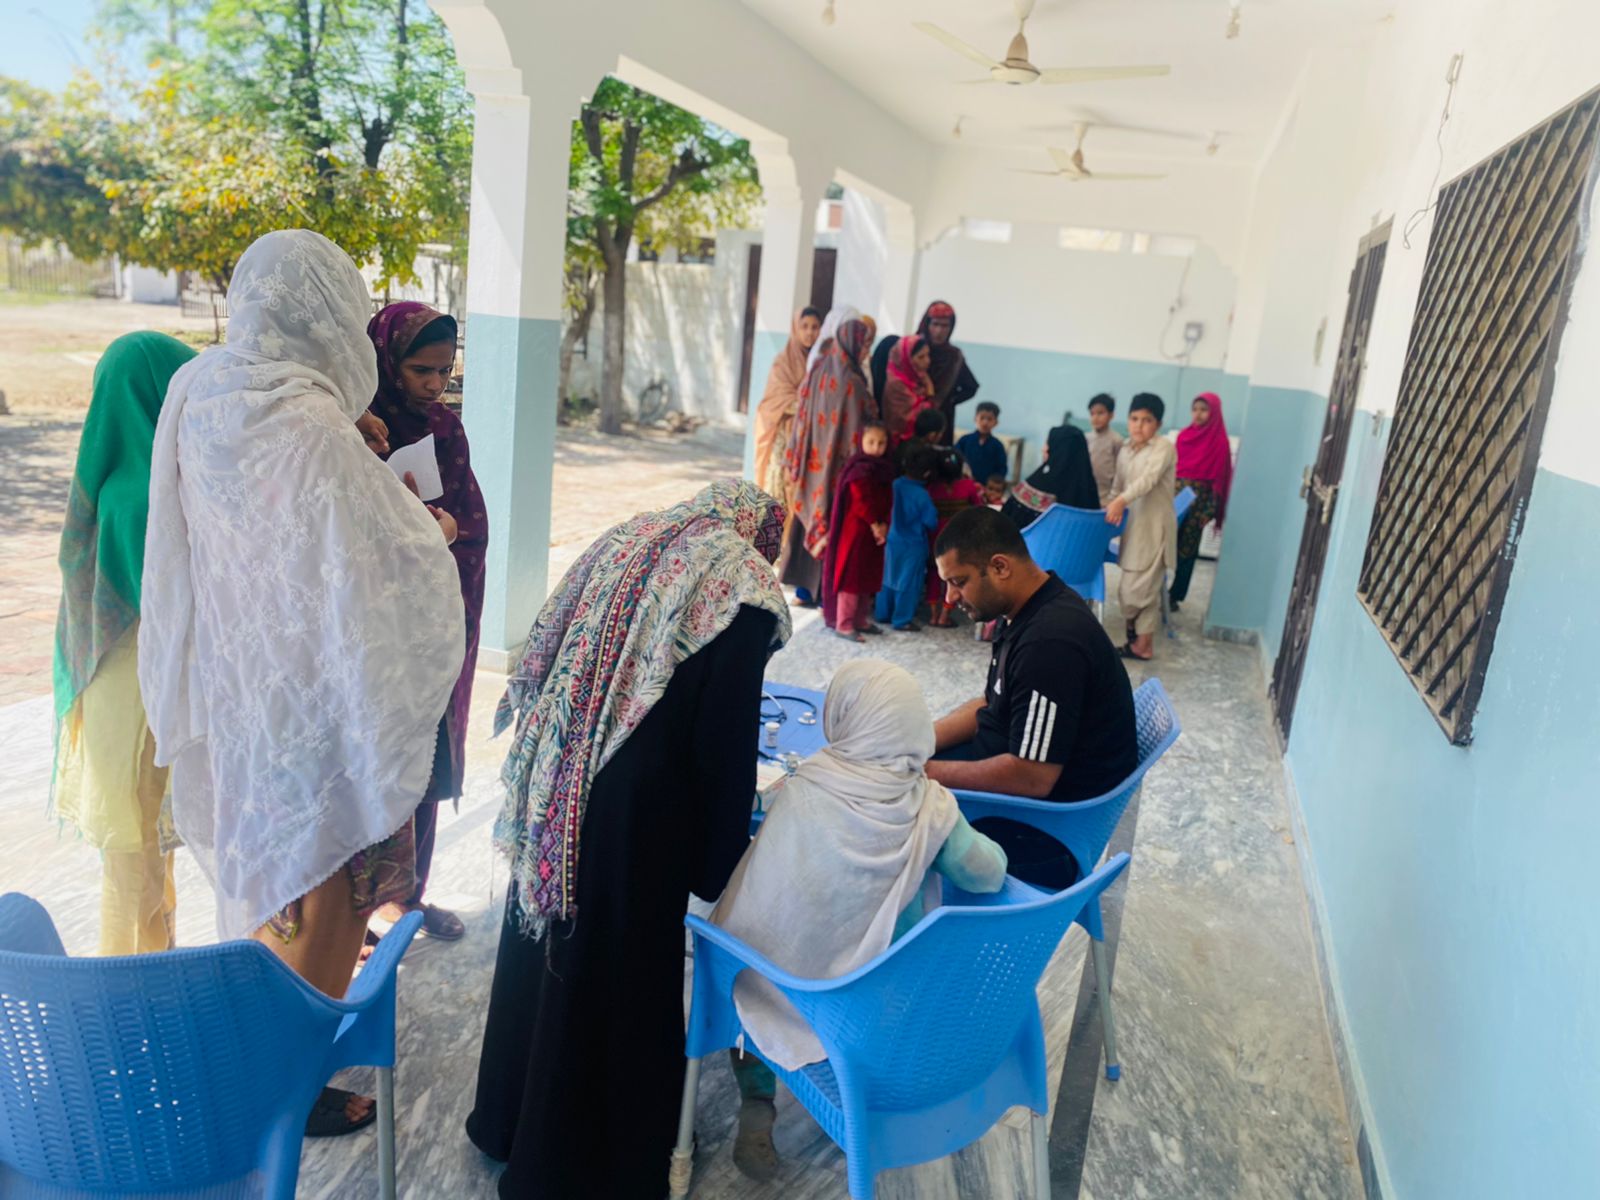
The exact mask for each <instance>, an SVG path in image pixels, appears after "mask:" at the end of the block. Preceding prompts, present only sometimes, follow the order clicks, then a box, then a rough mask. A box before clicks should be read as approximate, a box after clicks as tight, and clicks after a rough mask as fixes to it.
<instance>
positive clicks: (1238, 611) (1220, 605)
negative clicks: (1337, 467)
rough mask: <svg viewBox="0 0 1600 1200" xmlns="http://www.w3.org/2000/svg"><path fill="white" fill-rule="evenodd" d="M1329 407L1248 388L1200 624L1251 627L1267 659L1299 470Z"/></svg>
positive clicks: (1297, 517)
mask: <svg viewBox="0 0 1600 1200" xmlns="http://www.w3.org/2000/svg"><path fill="white" fill-rule="evenodd" d="M1327 407H1328V401H1327V398H1326V397H1325V396H1319V395H1317V394H1316V393H1315V392H1306V391H1300V390H1298V389H1290V388H1264V387H1252V388H1251V389H1250V399H1249V405H1248V409H1249V432H1248V433H1247V434H1245V435H1244V436H1242V437H1241V438H1240V439H1239V460H1238V464H1237V469H1236V471H1235V473H1234V477H1233V489H1232V492H1231V494H1230V495H1229V498H1228V512H1227V516H1226V518H1225V519H1224V521H1223V530H1222V557H1221V559H1220V561H1219V562H1218V563H1217V578H1216V583H1215V584H1214V586H1213V587H1212V589H1211V607H1210V609H1208V610H1207V614H1206V624H1207V626H1208V627H1220V628H1223V629H1230V630H1254V631H1257V632H1258V633H1259V634H1260V635H1261V640H1262V644H1263V645H1265V646H1266V647H1267V658H1268V661H1269V662H1270V661H1271V660H1272V658H1273V657H1275V656H1276V654H1277V652H1278V642H1279V640H1280V638H1281V637H1282V635H1283V617H1284V613H1285V611H1286V610H1287V608H1288V604H1289V590H1290V588H1291V587H1292V586H1293V583H1294V564H1295V557H1296V554H1297V552H1298V550H1299V546H1300V530H1301V526H1302V524H1303V523H1304V520H1305V503H1304V501H1302V500H1301V499H1300V479H1301V472H1302V470H1303V469H1304V468H1305V467H1306V466H1307V465H1309V464H1310V463H1311V461H1312V460H1313V459H1314V458H1315V457H1316V453H1317V444H1318V442H1320V441H1321V439H1322V423H1323V418H1324V416H1325V414H1326V412H1327ZM1232 425H1233V423H1232V420H1231V414H1230V420H1229V428H1230V430H1231V429H1232ZM1351 437H1352V439H1353V438H1354V437H1355V434H1354V433H1352V434H1351Z"/></svg>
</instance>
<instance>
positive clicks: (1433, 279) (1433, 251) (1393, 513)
mask: <svg viewBox="0 0 1600 1200" xmlns="http://www.w3.org/2000/svg"><path fill="white" fill-rule="evenodd" d="M1597 123H1600V90H1596V91H1595V92H1591V93H1589V94H1588V95H1587V96H1585V97H1583V98H1582V99H1581V100H1579V101H1577V102H1576V103H1575V104H1573V105H1572V106H1571V107H1569V108H1567V109H1565V110H1564V111H1562V112H1560V113H1557V114H1556V115H1555V116H1554V117H1552V118H1551V119H1550V120H1549V121H1547V122H1545V124H1543V125H1541V126H1539V127H1538V128H1537V129H1535V130H1533V131H1532V132H1530V133H1528V134H1525V135H1523V136H1522V137H1521V138H1519V139H1517V140H1516V141H1515V142H1512V143H1511V144H1510V145H1509V146H1506V147H1505V148H1503V149H1501V150H1499V151H1498V152H1496V153H1495V154H1493V155H1491V156H1490V157H1489V158H1487V159H1485V160H1484V161H1482V162H1480V163H1479V164H1478V165H1477V166H1475V167H1473V168H1471V169H1470V170H1468V171H1467V172H1466V173H1465V174H1463V175H1461V176H1460V177H1459V178H1457V179H1455V180H1453V181H1452V182H1451V183H1449V184H1447V185H1446V186H1445V187H1444V188H1443V189H1442V190H1441V191H1440V193H1439V203H1438V212H1437V214H1436V216H1435V220H1434V231H1433V236H1432V239H1431V241H1430V243H1429V246H1428V257H1427V262H1426V264H1425V265H1424V267H1423V276H1422V287H1421V291H1420V293H1419V295H1418V298H1417V308H1416V313H1415V315H1414V317H1413V320H1412V327H1411V343H1410V346H1409V347H1408V349H1407V352H1406V362H1405V369H1404V372H1403V374H1402V377H1401V381H1400V392H1399V397H1398V399H1397V401H1396V406H1395V418H1394V429H1393V433H1392V435H1391V437H1390V443H1389V448H1388V452H1387V455H1386V456H1385V460H1384V464H1383V476H1382V479H1381V481H1380V483H1379V485H1378V501H1377V506H1376V508H1375V510H1374V512H1373V517H1372V528H1371V530H1370V531H1369V533H1368V537H1367V548H1366V557H1365V559H1364V561H1363V563H1362V567H1361V580H1360V583H1359V584H1358V585H1357V596H1358V597H1359V598H1360V600H1361V603H1362V605H1363V606H1364V607H1365V608H1366V610H1367V612H1368V613H1369V614H1370V615H1371V617H1372V619H1373V621H1374V622H1375V623H1376V624H1377V626H1378V629H1379V631H1380V632H1381V633H1382V634H1383V637H1384V640H1385V641H1387V642H1388V644H1389V648H1390V649H1391V650H1392V651H1393V652H1394V655H1395V657H1396V658H1397V659H1398V660H1399V662H1400V665H1401V666H1402V667H1403V668H1404V670H1405V672H1406V674H1407V675H1408V676H1409V677H1410V678H1411V681H1412V683H1413V684H1414V685H1415V686H1416V688H1417V691H1418V692H1419V693H1420V694H1421V696H1422V698H1423V700H1424V701H1425V702H1426V703H1427V705H1428V708H1429V710H1430V711H1431V712H1432V713H1433V715H1434V718H1435V719H1436V720H1437V721H1438V722H1439V724H1440V726H1441V727H1442V728H1443V729H1444V731H1445V734H1446V735H1447V736H1448V737H1449V738H1450V740H1451V741H1452V742H1455V743H1456V744H1458V745H1466V744H1468V743H1469V742H1470V741H1471V740H1472V720H1473V715H1474V713H1475V711H1476V709H1477V705H1478V699H1479V696H1480V695H1481V693H1482V690H1483V682H1484V678H1485V676H1486V675H1487V673H1488V669H1489V656H1490V654H1491V652H1492V651H1493V649H1494V636H1495V629H1496V627H1497V626H1498V624H1499V620H1500V611H1501V608H1502V607H1503V605H1504V601H1505V596H1506V589H1507V587H1508V586H1509V583H1510V579H1511V569H1512V566H1513V565H1514V562H1515V558H1516V550H1517V539H1518V534H1519V532H1520V530H1521V528H1522V525H1523V521H1524V519H1525V517H1526V509H1527V504H1528V494H1529V492H1530V491H1531V490H1532V487H1533V476H1534V470H1535V468H1536V466H1537V464H1538V451H1539V443H1540V439H1541V438H1542V436H1543V433H1544V421H1545V414H1546V411H1547V410H1548V408H1549V403H1550V390H1551V386H1552V383H1553V374H1554V367H1555V362H1556V351H1557V348H1558V346H1559V343H1560V338H1561V332H1562V327H1563V325H1564V324H1565V323H1566V310H1567V300H1568V295H1569V293H1570V290H1571V285H1572V281H1573V278H1574V277H1575V275H1576V274H1577V260H1578V257H1579V254H1580V252H1581V248H1582V246H1581V242H1582V234H1583V229H1584V226H1585V223H1586V212H1587V208H1588V204H1589V198H1590V194H1591V191H1592V175H1593V168H1594V166H1595V144H1596V132H1597Z"/></svg>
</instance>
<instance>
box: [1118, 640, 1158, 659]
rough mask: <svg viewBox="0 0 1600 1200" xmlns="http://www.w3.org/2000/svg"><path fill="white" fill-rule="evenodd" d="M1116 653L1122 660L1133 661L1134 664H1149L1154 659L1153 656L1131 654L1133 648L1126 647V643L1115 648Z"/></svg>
mask: <svg viewBox="0 0 1600 1200" xmlns="http://www.w3.org/2000/svg"><path fill="white" fill-rule="evenodd" d="M1117 653H1118V654H1120V655H1122V657H1123V658H1131V659H1133V661H1134V662H1149V661H1150V660H1151V659H1152V658H1154V657H1155V655H1154V654H1135V653H1134V652H1133V647H1132V646H1129V645H1127V644H1126V643H1124V644H1123V645H1121V646H1118V647H1117Z"/></svg>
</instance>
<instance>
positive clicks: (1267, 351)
mask: <svg viewBox="0 0 1600 1200" xmlns="http://www.w3.org/2000/svg"><path fill="white" fill-rule="evenodd" d="M1597 44H1600V6H1596V5H1595V4H1593V3H1591V2H1586V0H1543V2H1542V3H1540V4H1539V5H1537V6H1534V7H1532V8H1527V7H1513V6H1511V5H1509V4H1507V3H1504V2H1503V0H1408V3H1405V4H1402V5H1399V6H1397V10H1396V14H1395V16H1394V18H1393V19H1392V20H1391V21H1388V22H1385V23H1383V24H1381V25H1378V26H1376V27H1374V28H1373V29H1372V31H1371V33H1370V35H1369V38H1368V41H1367V44H1366V45H1365V46H1364V47H1362V48H1356V49H1351V50H1339V49H1332V50H1328V51H1325V52H1323V53H1322V54H1319V55H1318V56H1316V57H1315V58H1314V59H1313V60H1312V62H1311V63H1310V64H1309V65H1308V67H1307V70H1306V72H1305V74H1304V75H1303V77H1302V80H1301V86H1300V89H1299V92H1298V95H1297V97H1296V99H1295V101H1294V102H1293V103H1294V110H1295V111H1294V116H1293V118H1292V119H1290V120H1287V121H1286V126H1285V134H1284V136H1283V138H1281V139H1280V141H1279V143H1278V145H1277V146H1276V147H1275V148H1274V150H1273V152H1272V154H1271V155H1270V156H1269V157H1268V159H1267V160H1266V161H1265V162H1264V164H1263V165H1262V168H1261V176H1260V186H1259V187H1258V190H1257V193H1256V197H1255V202H1254V206H1253V209H1252V211H1251V215H1250V223H1249V228H1248V231H1247V233H1248V237H1247V242H1246V246H1245V249H1244V254H1243V259H1242V261H1243V264H1244V265H1243V271H1242V275H1241V281H1240V300H1239V307H1238V313H1237V321H1236V329H1235V335H1234V338H1233V354H1232V355H1231V357H1230V362H1229V366H1230V369H1233V370H1239V371H1244V372H1246V373H1248V374H1250V375H1251V377H1252V382H1254V383H1257V384H1267V385H1272V386H1280V387H1305V388H1309V389H1311V390H1314V391H1323V392H1325V391H1326V390H1327V388H1328V386H1329V384H1330V382H1331V379H1332V373H1333V355H1332V354H1331V353H1325V354H1324V356H1323V361H1322V363H1321V364H1320V365H1318V364H1313V363H1312V362H1311V357H1310V347H1311V343H1312V338H1313V336H1314V334H1315V331H1316V327H1317V324H1318V322H1319V321H1321V320H1322V319H1323V318H1324V317H1326V318H1327V319H1328V334H1327V345H1328V346H1329V347H1330V348H1331V347H1333V346H1335V345H1336V344H1337V340H1338V337H1339V333H1340V325H1341V322H1342V317H1343V312H1344V302H1345V287H1346V285H1347V283H1348V277H1349V271H1350V268H1351V266H1352V264H1353V262H1354V256H1355V250H1356V245H1357V243H1358V242H1359V240H1360V238H1361V237H1362V235H1363V234H1365V233H1366V231H1367V230H1368V229H1370V228H1371V226H1372V224H1373V220H1374V217H1381V218H1384V219H1387V218H1389V217H1391V216H1392V217H1393V218H1394V223H1395V232H1394V236H1393V238H1392V239H1391V241H1390V243H1389V250H1388V257H1387V261H1386V263H1385V267H1384V276H1383V281H1382V286H1381V288H1380V290H1379V293H1378V300H1377V310H1376V313H1375V315H1374V323H1373V334H1372V338H1371V344H1370V346H1369V348H1368V355H1367V374H1366V378H1365V380H1364V384H1363V389H1362V394H1361V397H1360V405H1361V407H1362V408H1364V409H1368V410H1372V411H1385V412H1392V411H1393V408H1394V398H1395V395H1396V393H1397V391H1398V389H1399V384H1400V378H1401V374H1402V372H1403V369H1404V365H1405V355H1406V348H1407V345H1408V343H1409V340H1410V331H1411V320H1412V314H1413V310H1414V308H1415V305H1416V299H1417V292H1418V289H1419V287H1420V285H1421V278H1422V268H1423V264H1424V262H1425V260H1426V256H1427V246H1428V238H1429V235H1430V234H1431V232H1432V218H1431V216H1430V217H1427V218H1425V219H1424V220H1423V221H1422V222H1421V223H1420V225H1419V226H1418V227H1417V228H1416V229H1415V230H1414V232H1413V233H1412V236H1411V246H1410V247H1409V248H1407V247H1406V245H1405V244H1404V242H1403V240H1402V233H1401V231H1402V227H1403V226H1404V225H1405V224H1406V222H1407V220H1408V219H1409V218H1410V217H1411V216H1412V214H1413V213H1414V212H1416V210H1418V209H1419V208H1422V207H1424V206H1425V205H1427V204H1429V203H1430V202H1431V200H1432V199H1433V197H1434V195H1435V194H1436V191H1437V189H1436V188H1435V189H1434V190H1432V191H1430V184H1431V183H1432V181H1433V179H1434V177H1435V174H1436V173H1437V177H1438V181H1439V183H1440V184H1441V185H1442V184H1444V183H1447V182H1449V181H1450V180H1451V179H1453V178H1455V177H1456V176H1458V175H1459V174H1461V173H1462V172H1463V171H1465V170H1467V169H1468V168H1470V167H1472V166H1473V165H1474V164H1476V163H1477V162H1479V161H1481V160H1482V159H1484V158H1486V157H1488V156H1489V155H1491V154H1492V153H1494V151H1496V150H1497V149H1499V148H1500V147H1501V146H1503V145H1505V144H1506V143H1507V142H1509V141H1512V140H1514V139H1515V138H1516V137H1518V136H1519V135H1520V134H1521V133H1523V132H1524V131H1525V130H1527V129H1529V128H1531V127H1533V126H1535V125H1537V124H1539V123H1540V122H1542V121H1543V120H1544V119H1545V118H1546V117H1548V116H1549V115H1550V114H1552V113H1554V112H1556V111H1557V110H1559V109H1561V108H1563V107H1565V106H1566V105H1567V104H1569V103H1570V102H1571V101H1573V100H1575V99H1576V98H1577V97H1579V96H1580V95H1582V94H1583V93H1585V92H1586V91H1588V90H1589V89H1590V88H1593V87H1595V86H1596V85H1597V84H1600V58H1597V56H1596V54H1595V49H1594V47H1595V46H1596V45H1597ZM1457 52H1459V53H1462V54H1463V56H1464V59H1463V66H1462V71H1461V77H1460V82H1459V83H1458V85H1457V87H1456V92H1455V98H1454V101H1453V103H1452V113H1451V118H1450V121H1449V122H1448V124H1447V125H1446V126H1445V128H1444V133H1443V136H1442V139H1440V140H1441V142H1442V146H1443V154H1442V157H1441V154H1440V149H1439V146H1438V144H1436V141H1435V139H1436V137H1438V136H1439V135H1438V129H1439V116H1440V111H1441V109H1442V108H1443V105H1444V100H1445V90H1446V89H1445V83H1444V74H1445V70H1446V67H1447V65H1448V63H1449V61H1450V57H1451V55H1452V54H1455V53H1457ZM1569 322H1570V323H1569V326H1568V329H1567V331H1566V333H1565V335H1564V337H1563V344H1562V353H1561V360H1560V362H1559V365H1558V374H1557V379H1556V389H1555V393H1554V395H1553V397H1552V401H1551V411H1550V424H1549V426H1548V427H1547V429H1546V433H1545V437H1544V442H1543V450H1542V455H1541V459H1540V465H1541V466H1544V467H1546V468H1547V469H1550V470H1554V471H1558V472H1560V473H1561V474H1564V475H1568V476H1570V477H1572V478H1576V479H1580V480H1583V481H1585V482H1590V483H1600V456H1597V455H1595V454H1594V453H1593V447H1595V446H1596V445H1600V405H1597V404H1595V403H1594V401H1593V380H1594V379H1596V378H1600V256H1597V255H1594V254H1592V253H1591V255H1590V256H1589V258H1588V259H1587V261H1586V263H1585V265H1584V268H1583V269H1582V271H1581V272H1580V274H1579V276H1578V278H1577V281H1576V285H1575V288H1574V292H1573V297H1572V305H1571V309H1570V311H1569Z"/></svg>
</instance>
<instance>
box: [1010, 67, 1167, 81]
mask: <svg viewBox="0 0 1600 1200" xmlns="http://www.w3.org/2000/svg"><path fill="white" fill-rule="evenodd" d="M1170 74H1172V68H1171V67H1051V68H1050V69H1049V70H1047V71H1040V72H1039V82H1040V83H1099V82H1101V81H1102V80H1109V79H1153V78H1155V77H1157V76H1159V75H1170Z"/></svg>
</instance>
